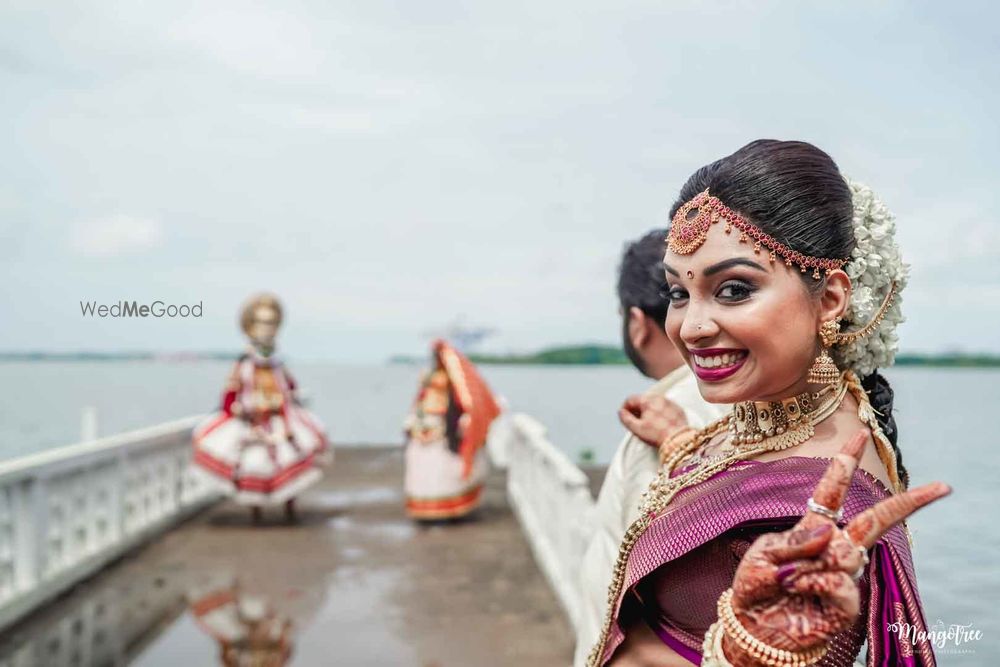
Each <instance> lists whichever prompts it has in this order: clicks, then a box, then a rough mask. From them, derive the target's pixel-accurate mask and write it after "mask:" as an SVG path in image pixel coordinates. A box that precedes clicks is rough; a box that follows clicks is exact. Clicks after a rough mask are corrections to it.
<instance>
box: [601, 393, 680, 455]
mask: <svg viewBox="0 0 1000 667" xmlns="http://www.w3.org/2000/svg"><path fill="white" fill-rule="evenodd" d="M618 419H619V420H620V421H621V423H622V424H623V425H624V426H625V428H627V429H628V430H629V431H631V432H632V433H634V434H635V436H636V437H637V438H639V439H640V440H642V441H643V442H645V443H646V444H647V445H652V446H653V447H659V446H660V444H662V443H663V441H664V440H666V439H667V438H669V437H670V436H672V435H674V434H675V433H677V432H678V431H680V430H681V429H683V428H684V427H686V426H687V425H688V423H687V417H686V416H685V414H684V410H682V409H681V408H680V406H678V405H677V404H676V403H674V402H673V401H671V400H670V399H668V398H666V397H665V396H657V395H643V396H629V397H628V398H626V399H625V402H624V403H622V406H621V408H619V409H618Z"/></svg>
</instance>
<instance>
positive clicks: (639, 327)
mask: <svg viewBox="0 0 1000 667" xmlns="http://www.w3.org/2000/svg"><path fill="white" fill-rule="evenodd" d="M649 335H650V331H649V318H648V317H646V313H644V312H642V309H641V308H638V307H636V306H631V307H630V308H629V309H628V339H629V341H630V342H631V343H632V347H634V348H635V349H637V350H641V349H642V348H643V347H644V346H645V345H646V343H647V342H648V341H649Z"/></svg>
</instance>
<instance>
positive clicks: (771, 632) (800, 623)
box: [723, 432, 951, 667]
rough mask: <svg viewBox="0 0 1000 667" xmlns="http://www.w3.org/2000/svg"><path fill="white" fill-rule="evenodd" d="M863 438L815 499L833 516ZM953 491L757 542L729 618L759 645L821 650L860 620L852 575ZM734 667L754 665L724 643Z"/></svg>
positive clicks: (809, 518) (935, 487)
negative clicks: (884, 540) (909, 520)
mask: <svg viewBox="0 0 1000 667" xmlns="http://www.w3.org/2000/svg"><path fill="white" fill-rule="evenodd" d="M866 442H867V434H866V433H865V432H860V433H858V434H857V435H856V436H854V437H853V438H851V440H849V441H848V442H847V443H846V444H845V446H844V447H843V449H842V450H841V451H840V453H839V454H838V455H837V456H836V457H834V458H833V459H832V460H831V462H830V465H829V466H828V467H827V470H826V472H825V473H824V475H823V478H822V479H821V480H820V482H819V484H818V485H817V486H816V490H815V492H814V494H813V499H814V500H815V501H816V502H817V503H818V504H820V505H822V506H823V507H826V508H827V509H829V510H831V511H833V512H836V511H837V510H839V509H840V507H841V506H842V505H843V502H844V499H845V498H846V496H847V490H848V488H849V487H850V483H851V479H852V477H853V475H854V471H855V470H856V468H857V465H858V461H859V460H860V458H861V454H862V452H863V451H864V447H865V444H866ZM950 491H951V489H950V488H949V487H948V486H947V485H946V484H943V483H941V482H934V483H931V484H927V485H925V486H921V487H919V488H916V489H912V490H910V491H907V492H905V493H902V494H899V495H896V496H893V497H891V498H887V499H885V500H883V501H882V502H880V503H878V504H876V505H875V506H873V507H871V508H869V509H868V510H866V511H864V512H862V513H861V514H859V515H858V516H856V517H855V518H854V519H852V520H851V521H850V522H849V523H848V524H847V525H846V526H845V527H844V528H839V527H838V526H837V525H836V524H835V523H834V522H833V521H832V520H831V519H830V518H829V517H828V516H825V515H824V514H823V513H819V512H814V511H808V512H807V513H806V514H805V516H804V517H803V518H802V519H801V520H800V521H799V522H798V523H797V524H796V525H795V526H794V527H793V528H791V529H790V530H787V531H785V532H782V533H769V534H766V535H763V536H761V537H760V538H758V539H757V541H756V542H754V543H753V545H751V547H750V549H749V550H748V551H747V552H746V554H745V555H744V557H743V560H742V561H741V562H740V565H739V567H738V568H737V570H736V576H735V578H734V580H733V599H732V604H733V610H734V612H735V613H736V617H737V619H739V621H740V623H742V624H743V627H744V628H745V629H746V630H747V631H748V632H749V633H750V634H751V635H752V636H754V637H756V638H757V639H759V640H760V641H762V642H764V643H766V644H769V645H771V646H773V647H775V648H779V649H784V650H788V651H804V650H807V649H810V648H813V647H815V646H818V645H821V644H824V643H827V642H829V641H830V639H831V638H832V637H833V636H834V635H836V634H837V633H839V632H842V631H844V630H846V629H847V628H849V627H850V626H851V624H853V623H854V622H855V621H856V619H857V616H858V614H859V613H860V608H861V604H860V591H859V589H858V585H857V582H856V581H854V579H853V578H852V575H853V574H855V573H857V572H858V571H859V570H860V569H861V567H862V566H863V564H864V563H865V554H864V553H863V550H867V549H870V548H871V547H872V546H874V545H875V543H876V542H877V541H878V540H879V539H880V538H881V537H882V535H884V534H885V532H886V531H888V530H889V529H890V528H892V526H894V525H895V524H897V523H899V522H900V521H902V520H904V519H905V518H906V517H908V516H909V515H911V514H912V513H913V512H915V511H917V510H918V509H920V508H921V507H924V506H926V505H927V504H929V503H931V502H934V501H935V500H938V499H939V498H942V497H944V496H946V495H948V493H950ZM723 649H724V650H725V652H726V656H727V657H728V659H729V660H730V662H732V663H733V664H734V665H738V666H739V667H744V666H746V665H756V664H757V663H756V662H755V661H754V660H753V658H751V657H750V656H747V655H744V654H743V653H742V651H741V649H740V648H739V647H738V646H737V645H736V644H735V642H732V641H729V638H728V637H727V638H725V639H724V640H723Z"/></svg>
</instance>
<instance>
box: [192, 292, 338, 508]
mask: <svg viewBox="0 0 1000 667" xmlns="http://www.w3.org/2000/svg"><path fill="white" fill-rule="evenodd" d="M281 320H282V309H281V304H280V302H279V301H278V299H277V297H275V296H273V295H270V294H258V295H255V296H253V297H251V298H250V299H249V300H248V301H247V302H246V304H245V305H244V306H243V309H242V311H241V314H240V327H241V328H242V330H243V333H245V334H246V335H247V337H248V339H249V342H250V347H249V350H248V351H247V352H246V353H244V354H243V355H242V356H241V357H240V358H239V359H238V360H237V362H236V365H235V366H234V367H233V372H232V373H231V374H230V376H229V381H228V383H227V384H226V388H225V391H224V392H223V395H222V407H221V410H220V411H219V412H218V413H217V414H215V415H213V416H211V417H210V418H208V419H207V420H205V421H204V422H203V423H202V424H200V425H199V426H198V427H197V428H195V430H194V450H195V451H194V463H195V464H196V469H197V470H199V471H201V472H202V473H203V474H204V475H206V476H207V477H208V479H209V480H211V482H212V483H213V484H215V485H217V486H219V487H220V488H222V489H223V490H224V491H225V492H226V493H228V494H229V495H231V496H233V497H234V498H235V499H236V500H237V501H238V502H240V503H243V504H247V505H251V506H253V516H254V520H259V518H260V508H261V507H262V506H267V505H276V504H284V506H285V512H286V515H287V517H288V518H289V519H292V518H293V517H294V510H295V507H294V502H295V497H296V496H297V495H298V494H300V493H302V491H303V490H305V489H306V488H307V487H308V486H310V485H312V484H314V483H315V482H317V481H319V479H320V478H321V477H322V471H321V470H320V467H319V466H320V464H321V463H327V462H329V461H330V460H331V459H332V452H331V450H330V447H329V443H328V440H327V437H326V432H325V430H324V428H323V425H322V424H321V423H320V421H319V420H318V419H317V418H316V416H315V415H313V414H312V413H310V412H309V411H308V410H306V409H305V408H304V407H302V405H300V403H299V400H298V397H297V394H296V386H295V381H294V379H293V378H292V376H291V375H290V374H289V373H288V371H287V370H286V368H285V366H284V364H282V362H281V361H280V360H279V359H278V358H277V357H276V356H275V355H274V351H275V336H276V335H277V332H278V327H279V326H280V325H281Z"/></svg>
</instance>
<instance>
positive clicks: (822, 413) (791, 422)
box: [729, 378, 847, 450]
mask: <svg viewBox="0 0 1000 667" xmlns="http://www.w3.org/2000/svg"><path fill="white" fill-rule="evenodd" d="M846 394H847V384H846V383H845V382H844V381H843V378H841V380H840V381H839V382H838V383H837V384H835V385H831V386H828V387H825V388H823V389H822V390H820V391H817V392H809V391H807V392H805V393H802V394H799V395H798V396H793V397H791V398H786V399H784V400H781V401H743V402H741V403H736V404H735V405H733V412H732V414H731V415H730V416H729V430H730V432H731V433H732V434H733V438H732V444H733V445H735V446H737V447H739V446H741V445H755V444H764V443H766V445H765V446H766V448H767V449H769V450H781V449H787V448H789V447H794V446H795V445H800V444H802V443H803V442H805V441H806V440H808V439H809V438H811V437H813V435H814V434H815V433H816V430H815V429H814V428H813V427H814V426H815V425H816V424H818V423H819V422H821V421H823V420H824V419H826V418H827V417H829V416H830V415H832V414H833V413H834V412H835V411H836V409H837V408H838V407H839V406H840V403H841V402H842V401H843V400H844V396H845V395H846Z"/></svg>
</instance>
